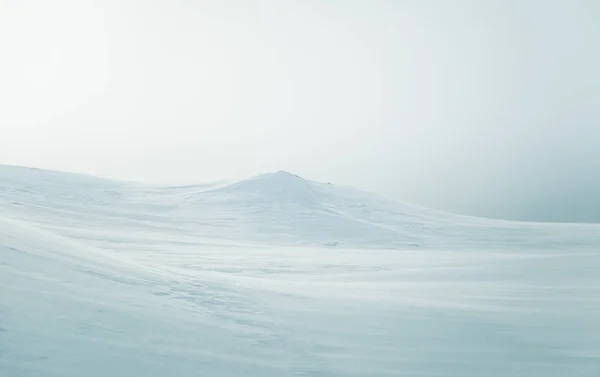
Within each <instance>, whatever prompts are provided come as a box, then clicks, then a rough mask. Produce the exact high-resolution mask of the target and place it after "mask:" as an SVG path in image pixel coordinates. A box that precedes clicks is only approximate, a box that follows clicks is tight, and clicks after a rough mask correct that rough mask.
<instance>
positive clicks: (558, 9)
mask: <svg viewBox="0 0 600 377" xmlns="http://www.w3.org/2000/svg"><path fill="white" fill-rule="evenodd" d="M0 47H1V53H0V101H1V103H2V107H1V110H0V131H1V132H0V163H5V164H15V165H27V166H35V167H41V168H51V169H58V170H66V171H74V172H84V173H90V174H94V175H100V176H105V177H114V178H120V179H127V180H141V181H148V182H163V183H193V182H206V181H213V180H219V179H223V178H241V177H244V176H249V175H254V174H256V173H261V172H267V171H274V170H288V171H291V172H294V173H297V174H299V175H302V176H304V177H306V178H310V179H315V180H324V181H331V182H338V183H342V184H351V185H354V186H358V187H361V188H365V189H370V190H374V191H378V192H381V193H384V194H387V195H390V196H393V197H395V198H398V199H401V200H405V201H410V202H415V203H418V204H421V205H426V206H430V207H435V208H440V209H444V210H448V211H454V212H459V213H468V214H475V215H485V216H492V217H503V218H516V219H531V220H550V221H600V68H599V67H600V1H597V0H587V1H585V0H581V1H577V0H563V1H552V0H535V1H534V0H514V1H505V0H502V1H500V0H498V1H484V0H471V1H466V0H454V1H445V0H440V1H433V0H431V1H427V0H405V1H403V0H387V1H383V0H381V1H379V0H362V1H358V0H337V1H336V0H329V1H327V0H312V1H311V0H302V1H293V0H272V1H258V0H257V1H251V0H239V1H236V0H219V1H216V0H211V1H202V0H178V1H175V0H139V1H133V0H115V1H111V0H98V1H90V0H53V1H47V0H38V1H35V0H0Z"/></svg>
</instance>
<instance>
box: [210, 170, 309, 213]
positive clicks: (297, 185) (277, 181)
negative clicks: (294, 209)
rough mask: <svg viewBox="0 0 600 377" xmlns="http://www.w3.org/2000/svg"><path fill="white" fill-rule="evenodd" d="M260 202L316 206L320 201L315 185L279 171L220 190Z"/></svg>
mask: <svg viewBox="0 0 600 377" xmlns="http://www.w3.org/2000/svg"><path fill="white" fill-rule="evenodd" d="M220 190H221V191H225V192H228V193H231V194H235V195H241V196H244V197H246V198H252V199H254V200H260V201H266V200H268V201H274V202H292V203H297V204H304V205H309V204H314V203H316V202H317V201H318V200H317V199H318V198H317V195H316V187H315V183H314V182H311V181H308V180H306V179H303V178H301V177H299V176H297V175H295V174H292V173H289V172H286V171H278V172H275V173H266V174H261V175H258V176H255V177H252V178H249V179H245V180H242V181H239V182H236V183H233V184H231V185H230V186H228V187H225V188H222V189H220Z"/></svg>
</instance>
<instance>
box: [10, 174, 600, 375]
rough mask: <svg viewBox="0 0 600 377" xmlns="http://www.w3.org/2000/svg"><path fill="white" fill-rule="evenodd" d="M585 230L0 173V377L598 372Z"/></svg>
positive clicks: (271, 177) (324, 190) (596, 261)
mask: <svg viewBox="0 0 600 377" xmlns="http://www.w3.org/2000/svg"><path fill="white" fill-rule="evenodd" d="M599 248H600V227H599V226H596V225H560V224H534V223H516V222H506V221H494V220H486V219H478V218H472V217H464V216H455V215H451V214H445V213H440V212H436V211H432V210H427V209H423V208H419V207H416V206H411V205H408V204H403V203H397V202H394V201H391V200H388V199H385V198H383V197H380V196H377V195H374V194H370V193H365V192H361V191H358V190H354V189H351V188H346V187H338V186H335V185H329V184H321V183H316V182H311V181H307V180H304V179H302V178H300V177H297V176H294V175H292V174H289V173H285V172H279V173H273V174H266V175H261V176H257V177H254V178H251V179H248V180H244V181H241V182H234V183H226V184H225V183H222V184H218V185H204V186H187V187H150V186H145V185H139V184H130V183H121V182H113V181H104V180H100V179H96V178H92V177H86V176H79V175H72V174H66V173H57V172H49V171H42V170H36V169H25V168H17V167H7V166H0V376H2V377H33V376H36V377H37V376H40V377H41V376H44V377H80V376H86V377H95V376H98V377H100V376H102V377H104V376H107V377H108V376H110V377H121V376H127V377H129V376H144V377H147V376H157V377H158V376H160V377H164V376H178V377H186V376H194V377H196V376H210V377H213V376H261V377H271V376H272V377H281V376H323V377H325V376H326V377H334V376H344V377H351V376H362V377H376V376H411V377H413V376H431V377H433V376H436V377H439V376H452V377H454V376H456V377H485V376H497V377H511V376H522V377H532V376H544V377H578V376H579V377H582V376H586V377H587V376H589V377H598V376H600V249H599Z"/></svg>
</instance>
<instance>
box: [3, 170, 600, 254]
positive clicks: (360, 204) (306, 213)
mask: <svg viewBox="0 0 600 377" xmlns="http://www.w3.org/2000/svg"><path fill="white" fill-rule="evenodd" d="M0 172H1V173H0V203H2V205H3V207H4V210H5V211H6V212H5V213H6V214H7V215H9V216H10V217H11V218H14V219H21V220H25V221H29V222H33V223H35V224H37V225H38V226H41V227H43V228H47V229H50V230H52V231H55V232H58V233H65V232H66V233H65V234H68V232H69V229H68V227H65V225H68V224H70V225H76V226H77V227H79V228H81V227H86V228H87V229H86V232H88V233H89V235H90V237H95V238H97V237H98V236H101V235H96V234H93V233H94V229H98V228H100V229H101V232H104V231H106V229H107V228H108V229H114V231H115V232H117V233H118V232H124V231H127V232H128V233H131V232H133V233H135V232H136V231H137V230H139V229H141V230H143V231H146V230H147V229H149V228H150V229H155V231H156V233H157V234H159V233H167V234H169V232H171V231H175V233H176V234H177V235H179V234H181V233H183V234H186V235H187V236H189V237H194V238H199V239H200V238H201V239H203V240H204V242H215V243H220V242H227V243H230V242H231V241H235V242H237V243H240V244H250V245H260V244H269V245H275V244H276V245H285V246H293V245H305V246H306V245H308V246H323V245H326V246H333V245H335V246H341V247H346V248H368V249H382V248H385V249H414V248H440V247H441V248H448V247H461V248H462V247H481V246H486V245H490V244H491V245H494V246H502V247H511V246H515V247H518V248H523V247H544V248H556V247H561V246H563V245H565V244H568V245H572V244H573V242H580V243H581V244H582V246H583V245H587V244H590V243H595V242H598V241H600V233H599V231H598V229H599V227H598V226H596V225H588V226H584V225H577V226H573V225H554V224H526V223H516V222H508V221H498V220H488V219H480V218H473V217H467V216H458V215H451V214H447V213H443V212H439V211H434V210H430V209H426V208H421V207H417V206H413V205H410V204H406V203H400V202H396V201H393V200H390V199H387V198H384V197H382V196H379V195H376V194H373V193H368V192H363V191H360V190H357V189H353V188H350V187H341V186H336V185H331V184H324V183H318V182H313V181H308V180H305V179H303V178H301V177H298V176H296V175H293V174H291V173H287V172H283V171H281V172H276V173H269V174H263V175H259V176H256V177H252V178H250V179H246V180H242V181H238V182H233V183H226V184H215V185H199V186H185V187H151V186H145V185H140V184H131V183H123V182H114V181H105V180H100V179H97V178H93V177H86V176H81V175H74V174H66V173H57V172H50V171H41V170H36V169H24V168H18V167H3V168H2V169H1V170H0ZM40 214H43V216H40Z"/></svg>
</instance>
